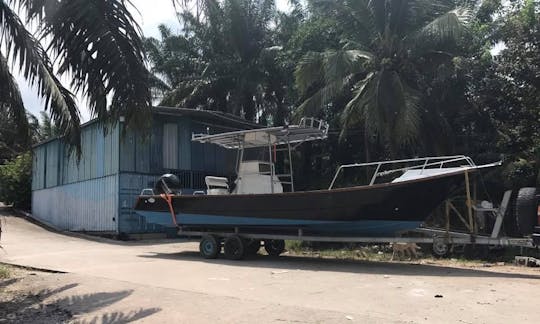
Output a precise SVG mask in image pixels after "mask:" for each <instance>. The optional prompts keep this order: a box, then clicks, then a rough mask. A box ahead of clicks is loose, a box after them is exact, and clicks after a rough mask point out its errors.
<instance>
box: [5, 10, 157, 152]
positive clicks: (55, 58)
mask: <svg viewBox="0 0 540 324" xmlns="http://www.w3.org/2000/svg"><path fill="white" fill-rule="evenodd" d="M129 4H130V2H129V1H124V0H69V1H67V0H61V1H58V0H41V1H34V0H18V1H15V0H2V1H0V34H1V37H0V105H2V106H5V107H7V109H8V110H9V112H10V114H11V115H12V117H13V120H14V122H15V123H16V124H17V125H18V129H19V130H20V133H19V136H21V137H23V138H25V139H26V142H27V143H29V142H30V139H29V138H28V133H29V132H28V128H29V125H28V123H27V119H26V110H25V107H24V105H23V102H22V100H21V95H20V92H19V88H18V86H17V83H16V81H15V79H14V77H13V75H12V69H13V68H14V69H16V71H18V72H19V73H20V74H21V75H22V76H23V77H24V78H25V79H26V81H27V82H28V83H29V84H30V85H31V86H33V88H34V89H36V90H37V94H38V95H39V96H40V97H41V98H43V102H44V105H43V108H44V109H45V110H47V111H48V112H49V114H50V116H51V118H52V120H53V121H54V123H55V124H56V125H57V126H58V129H60V130H61V134H62V135H63V136H65V141H66V142H68V143H70V144H72V148H77V149H79V148H80V127H79V126H80V118H79V110H78V107H77V105H76V103H75V98H74V95H73V93H71V91H70V90H69V89H68V88H66V87H65V86H64V85H63V84H62V83H61V82H60V80H59V76H60V75H67V76H69V79H71V80H72V81H71V84H70V85H71V88H73V90H75V91H76V92H80V93H82V94H84V95H85V97H86V98H87V99H88V103H89V108H90V110H91V112H92V114H93V115H94V116H96V117H98V118H100V119H101V120H106V121H110V122H113V123H114V122H117V120H118V117H119V116H124V117H125V119H126V122H127V124H128V126H138V125H143V124H145V123H146V121H147V120H148V117H149V106H150V104H151V102H150V100H151V98H150V90H149V73H148V71H147V70H146V68H145V65H144V55H143V48H142V41H141V38H140V34H141V31H140V30H139V27H138V26H137V23H136V22H135V20H134V19H133V17H132V15H131V13H130V11H129V10H128V7H127V5H129ZM21 16H24V17H26V21H25V22H23V20H22V19H21ZM34 24H36V26H37V29H38V31H37V33H35V34H33V33H31V32H30V31H28V30H27V29H26V26H29V25H34ZM53 62H54V63H55V64H53ZM10 63H12V64H10ZM55 66H57V67H58V68H55ZM109 98H110V102H109Z"/></svg>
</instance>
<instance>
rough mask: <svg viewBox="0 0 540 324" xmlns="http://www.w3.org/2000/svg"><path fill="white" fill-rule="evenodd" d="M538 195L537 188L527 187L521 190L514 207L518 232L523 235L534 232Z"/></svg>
mask: <svg viewBox="0 0 540 324" xmlns="http://www.w3.org/2000/svg"><path fill="white" fill-rule="evenodd" d="M536 193H537V190H536V188H530V187H526V188H521V189H519V192H518V195H517V198H516V204H515V207H514V217H515V219H516V225H517V230H518V232H519V234H521V235H530V234H532V232H533V231H534V226H535V225H536V222H537V210H538V209H537V208H538V198H537V197H536Z"/></svg>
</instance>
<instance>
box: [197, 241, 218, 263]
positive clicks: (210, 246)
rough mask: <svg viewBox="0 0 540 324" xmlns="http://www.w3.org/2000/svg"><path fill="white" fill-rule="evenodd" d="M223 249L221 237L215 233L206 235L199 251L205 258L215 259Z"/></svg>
mask: <svg viewBox="0 0 540 324" xmlns="http://www.w3.org/2000/svg"><path fill="white" fill-rule="evenodd" d="M220 251H221V246H220V244H219V239H218V238H217V237H216V236H215V235H204V236H203V237H202V238H201V243H200V244H199V252H200V253H201V255H202V256H203V258H205V259H215V258H217V257H218V255H219V252H220Z"/></svg>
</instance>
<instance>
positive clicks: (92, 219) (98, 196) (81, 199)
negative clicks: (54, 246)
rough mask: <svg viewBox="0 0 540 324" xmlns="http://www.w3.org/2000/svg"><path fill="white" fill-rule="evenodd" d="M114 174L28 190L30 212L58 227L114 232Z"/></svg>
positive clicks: (115, 217) (115, 228) (116, 197)
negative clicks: (30, 194) (30, 204)
mask: <svg viewBox="0 0 540 324" xmlns="http://www.w3.org/2000/svg"><path fill="white" fill-rule="evenodd" d="M117 214H118V175H111V176H108V177H103V178H98V179H92V180H88V181H82V182H76V183H72V184H67V185H63V186H56V187H53V188H47V189H42V190H35V191H33V192H32V215H33V217H34V218H36V219H38V220H40V221H43V222H46V223H49V224H51V225H53V226H55V227H57V228H59V229H62V230H70V231H97V232H111V231H113V232H116V231H117V228H118V226H117V222H116V220H117Z"/></svg>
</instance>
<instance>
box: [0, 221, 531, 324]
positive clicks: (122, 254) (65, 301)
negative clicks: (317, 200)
mask: <svg viewBox="0 0 540 324" xmlns="http://www.w3.org/2000/svg"><path fill="white" fill-rule="evenodd" d="M0 215H4V219H5V224H6V226H5V227H4V231H5V232H4V235H3V237H2V245H3V247H4V250H3V251H0V262H6V263H11V264H18V265H23V266H31V267H37V268H43V269H52V270H55V271H61V272H63V273H48V272H40V271H35V270H17V273H16V275H15V276H14V277H12V278H11V279H3V280H0V323H1V322H20V321H24V322H26V320H25V319H26V318H29V319H30V318H32V317H31V316H35V318H36V319H38V320H39V321H40V322H47V321H50V322H62V321H64V322H76V323H127V322H131V321H136V322H147V323H161V322H177V323H215V322H220V323H254V322H257V323H509V322H512V323H530V322H532V321H536V320H537V318H538V315H540V311H538V301H539V300H540V289H539V288H540V270H539V269H538V268H522V267H515V266H510V265H507V264H505V265H497V264H487V265H486V264H483V263H470V262H462V261H459V260H445V261H434V260H422V261H417V262H372V261H363V260H336V259H327V258H317V257H310V256H291V255H285V256H283V257H279V258H269V257H268V256H257V257H255V258H252V259H248V260H244V261H229V260H224V259H216V260H204V259H202V258H200V256H198V253H197V248H198V247H197V243H193V242H188V241H182V240H168V241H153V242H152V241H150V242H116V241H110V240H104V239H88V238H85V237H75V236H67V235H63V234H59V233H54V232H50V231H46V230H44V229H43V228H41V227H39V226H36V225H34V224H31V223H29V222H27V221H25V220H23V219H20V218H17V217H13V216H12V215H11V214H10V213H9V212H6V211H3V212H2V211H0ZM10 299H11V300H14V301H15V302H11V304H10V305H18V306H9V307H15V308H7V307H4V305H8V304H9V303H10V302H9V300H10ZM6 303H8V304H6ZM24 305H29V306H27V307H25V306H24ZM16 307H22V308H20V309H19V308H16ZM27 309H28V310H27ZM24 316H29V317H24ZM19 317H20V318H19Z"/></svg>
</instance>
